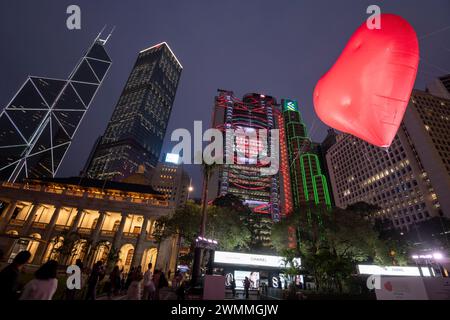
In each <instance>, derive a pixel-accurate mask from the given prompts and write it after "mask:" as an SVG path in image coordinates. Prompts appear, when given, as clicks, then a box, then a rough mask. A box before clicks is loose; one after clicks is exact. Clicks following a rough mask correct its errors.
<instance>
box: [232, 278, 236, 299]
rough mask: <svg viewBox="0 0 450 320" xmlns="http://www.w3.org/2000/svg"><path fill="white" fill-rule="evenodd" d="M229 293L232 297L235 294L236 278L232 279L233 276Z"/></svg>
mask: <svg viewBox="0 0 450 320" xmlns="http://www.w3.org/2000/svg"><path fill="white" fill-rule="evenodd" d="M231 293H232V294H233V298H234V297H235V296H236V280H234V278H233V279H232V280H231Z"/></svg>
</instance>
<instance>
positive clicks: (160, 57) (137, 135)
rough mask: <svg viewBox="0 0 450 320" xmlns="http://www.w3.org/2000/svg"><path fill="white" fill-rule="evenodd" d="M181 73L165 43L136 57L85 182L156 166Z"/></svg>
mask: <svg viewBox="0 0 450 320" xmlns="http://www.w3.org/2000/svg"><path fill="white" fill-rule="evenodd" d="M182 69H183V67H182V65H181V64H180V62H179V61H178V59H177V57H176V56H175V55H174V53H173V52H172V50H171V49H170V47H169V46H168V44H167V43H165V42H164V43H161V44H158V45H156V46H153V47H151V48H148V49H145V50H142V51H141V52H140V53H139V56H138V58H137V61H136V63H135V65H134V67H133V70H132V71H131V74H130V76H129V78H128V81H127V83H126V85H125V88H124V90H123V92H122V94H121V96H120V98H119V102H118V104H117V106H116V109H115V110H114V113H113V115H112V118H111V120H110V121H109V123H108V126H107V128H106V132H105V134H104V135H103V137H102V138H101V141H100V143H99V145H98V146H97V148H96V150H95V152H94V156H93V158H92V160H91V162H90V165H89V168H88V170H87V175H88V176H89V177H92V178H97V179H103V180H121V179H123V178H125V177H127V176H129V175H130V174H132V173H133V172H135V171H136V170H137V169H138V168H139V166H140V165H143V166H145V167H146V168H147V169H150V168H154V167H156V165H157V163H158V160H159V157H160V153H161V148H162V144H163V140H164V136H165V133H166V129H167V125H168V122H169V117H170V114H171V111H172V106H173V103H174V100H175V94H176V91H177V87H178V83H179V80H180V76H181V72H182Z"/></svg>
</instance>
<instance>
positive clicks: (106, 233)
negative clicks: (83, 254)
mask: <svg viewBox="0 0 450 320" xmlns="http://www.w3.org/2000/svg"><path fill="white" fill-rule="evenodd" d="M116 232H117V231H114V230H102V231H101V233H100V234H101V235H102V236H103V237H114V235H115V234H116Z"/></svg>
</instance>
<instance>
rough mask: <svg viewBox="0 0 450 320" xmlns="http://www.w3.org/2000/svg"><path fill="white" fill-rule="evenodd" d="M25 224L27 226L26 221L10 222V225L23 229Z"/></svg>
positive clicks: (15, 220)
mask: <svg viewBox="0 0 450 320" xmlns="http://www.w3.org/2000/svg"><path fill="white" fill-rule="evenodd" d="M24 224H25V220H17V219H11V220H10V221H9V225H11V226H15V227H22V226H23V225H24Z"/></svg>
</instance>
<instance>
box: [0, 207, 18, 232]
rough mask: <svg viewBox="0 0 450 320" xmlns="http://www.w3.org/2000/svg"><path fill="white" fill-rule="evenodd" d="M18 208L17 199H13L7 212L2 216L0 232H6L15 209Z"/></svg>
mask: <svg viewBox="0 0 450 320" xmlns="http://www.w3.org/2000/svg"><path fill="white" fill-rule="evenodd" d="M16 208H17V201H11V203H10V204H9V206H8V209H7V210H6V212H5V214H4V215H3V216H2V217H1V218H0V233H4V232H5V230H6V227H7V226H8V223H9V221H10V220H11V218H12V216H13V214H14V211H15V210H16Z"/></svg>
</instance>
